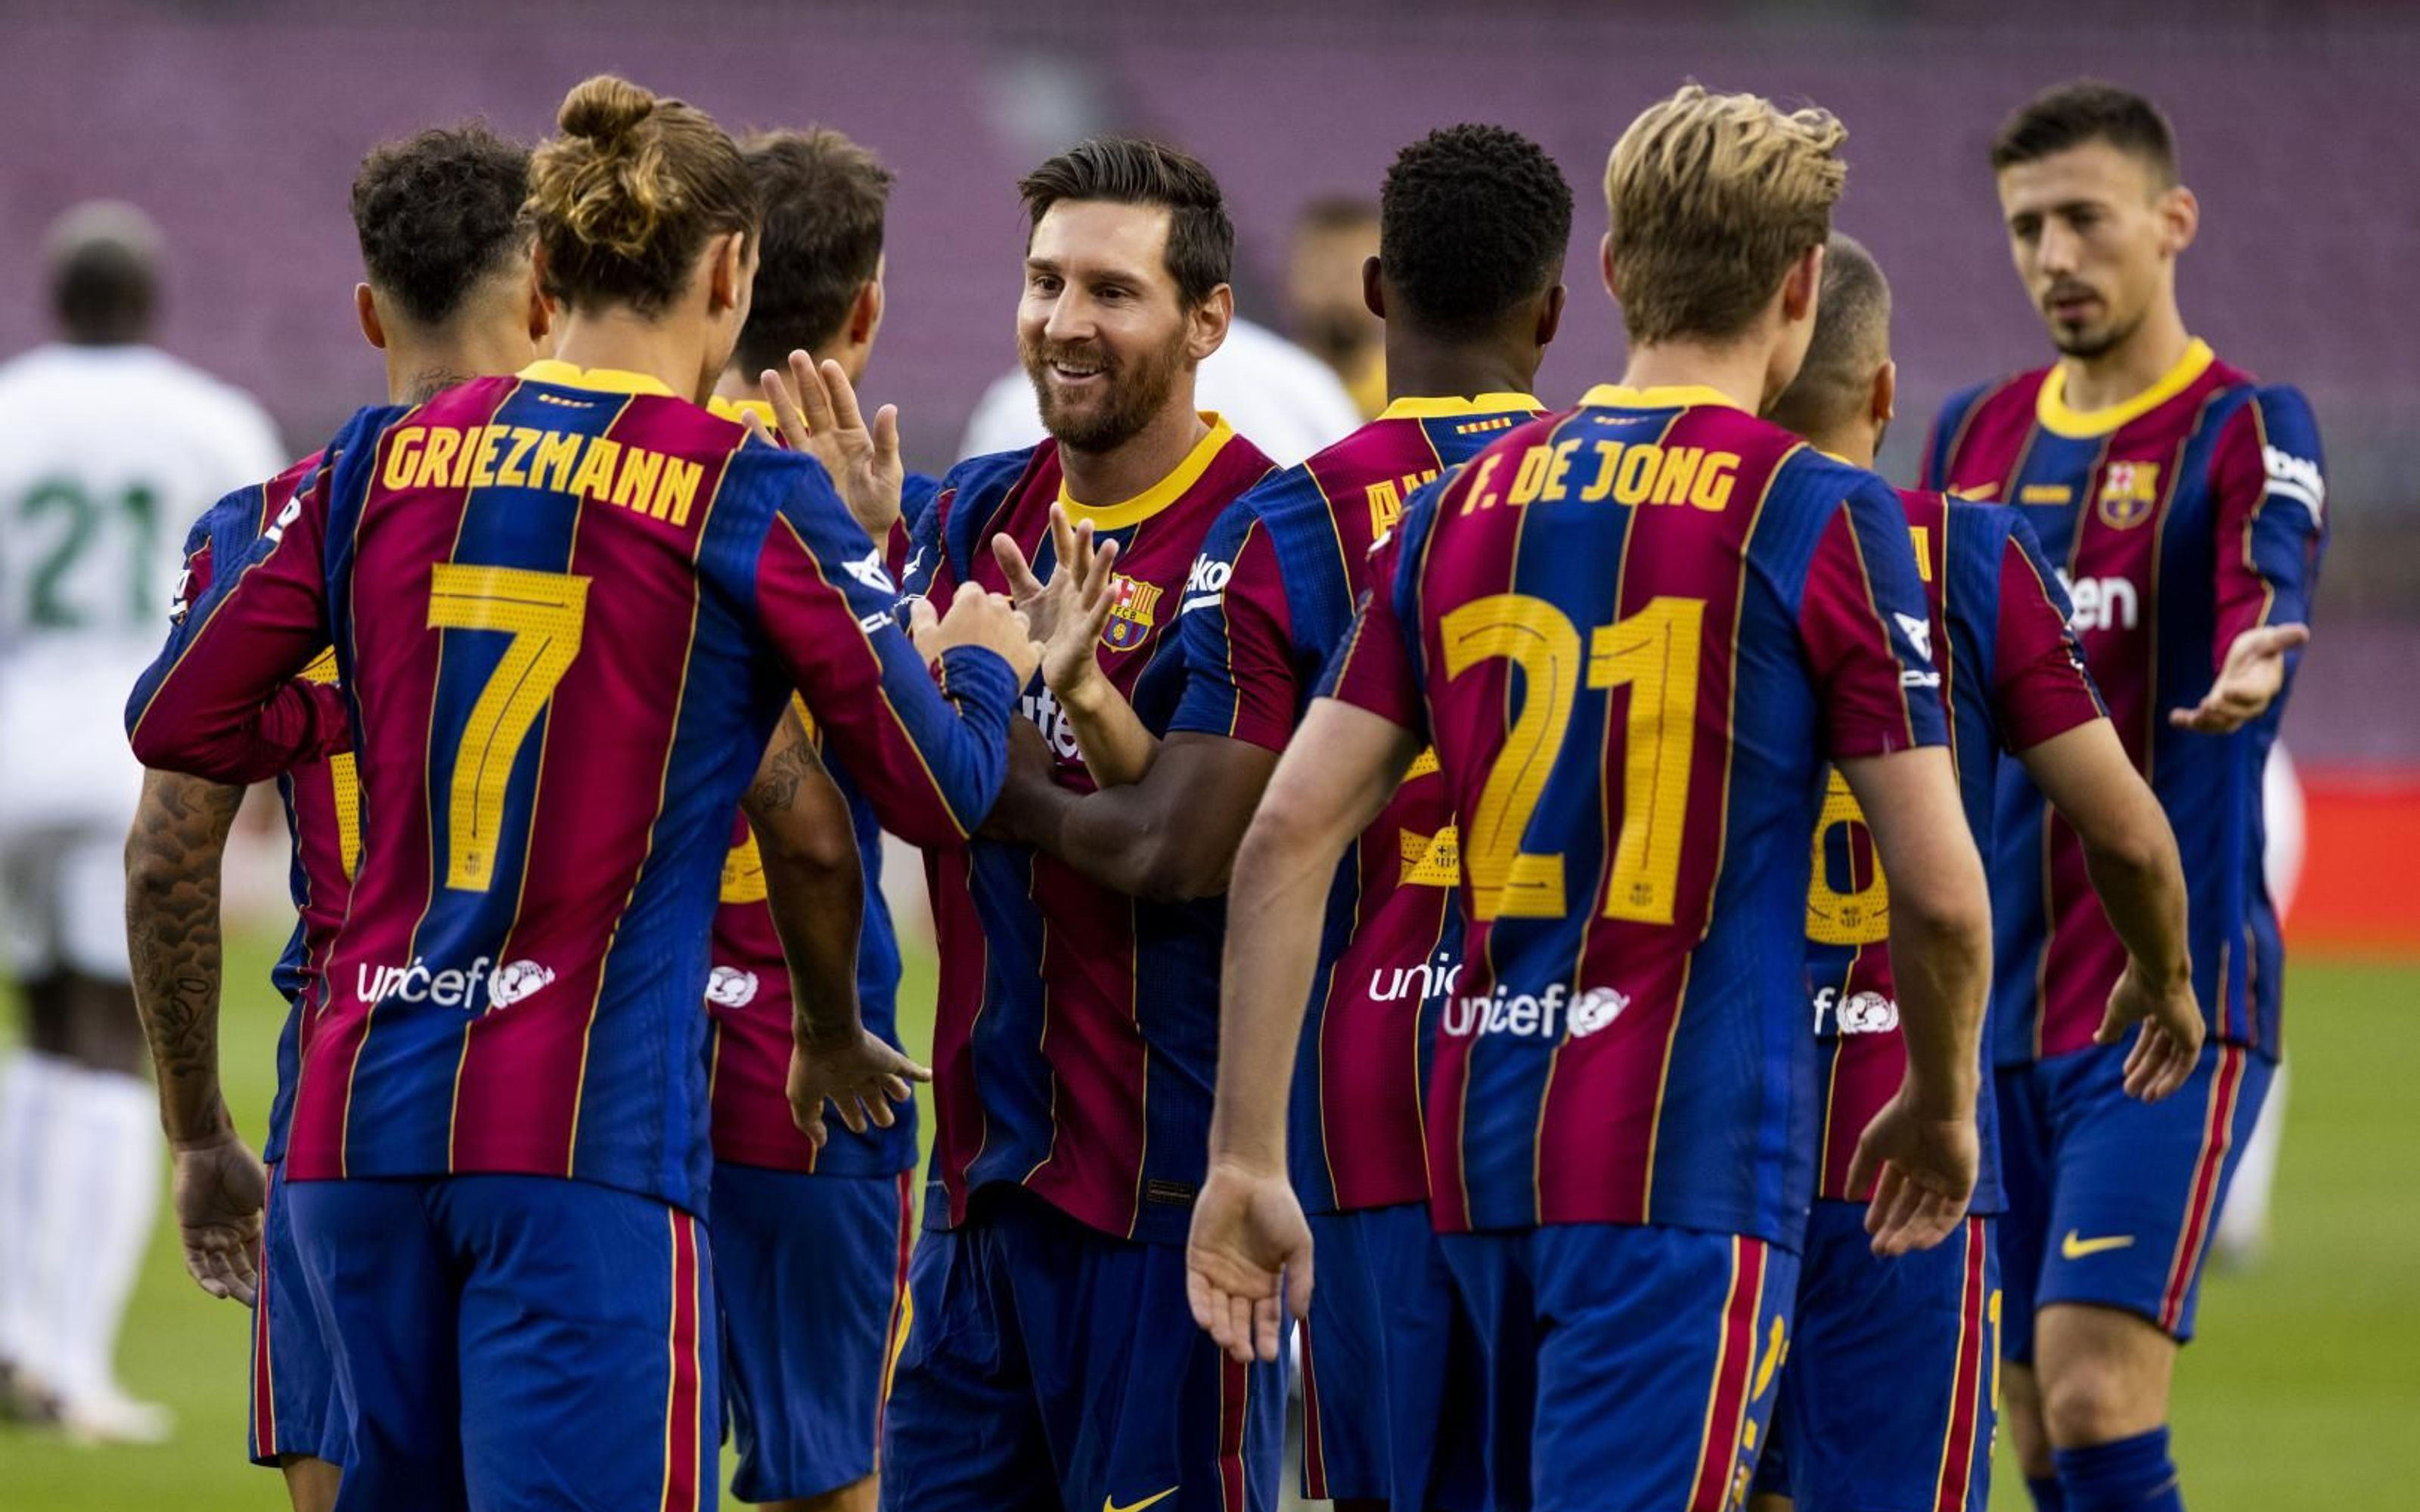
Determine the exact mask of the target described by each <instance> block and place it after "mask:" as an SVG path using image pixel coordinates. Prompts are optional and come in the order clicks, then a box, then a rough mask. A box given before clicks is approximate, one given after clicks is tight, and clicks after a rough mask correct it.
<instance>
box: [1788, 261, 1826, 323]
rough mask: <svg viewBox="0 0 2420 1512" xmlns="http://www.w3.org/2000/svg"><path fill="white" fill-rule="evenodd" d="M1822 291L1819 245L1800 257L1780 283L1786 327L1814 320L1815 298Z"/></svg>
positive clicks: (1821, 264) (1821, 262) (1821, 263)
mask: <svg viewBox="0 0 2420 1512" xmlns="http://www.w3.org/2000/svg"><path fill="white" fill-rule="evenodd" d="M1822 289H1823V243H1822V242H1820V241H1819V242H1817V243H1816V244H1815V245H1813V246H1811V247H1809V248H1807V250H1806V251H1805V252H1802V253H1800V254H1799V255H1798V260H1797V261H1795V262H1793V263H1792V264H1791V265H1790V271H1789V272H1788V273H1787V274H1785V275H1783V277H1782V280H1781V319H1782V323H1783V324H1784V325H1796V324H1797V323H1798V322H1799V321H1801V320H1812V319H1814V318H1815V297H1816V295H1817V294H1818V293H1820V292H1821V291H1822Z"/></svg>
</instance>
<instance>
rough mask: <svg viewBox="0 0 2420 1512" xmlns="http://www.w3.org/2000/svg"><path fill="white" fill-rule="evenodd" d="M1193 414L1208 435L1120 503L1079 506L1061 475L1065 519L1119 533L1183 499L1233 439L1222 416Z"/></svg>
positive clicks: (1232, 431)
mask: <svg viewBox="0 0 2420 1512" xmlns="http://www.w3.org/2000/svg"><path fill="white" fill-rule="evenodd" d="M1195 412H1196V413H1198V414H1199V415H1201V417H1202V423H1203V424H1207V425H1208V426H1209V427H1210V434H1208V435H1207V436H1204V437H1202V439H1201V440H1198V441H1196V442H1194V443H1193V450H1191V451H1190V452H1187V453H1186V454H1185V460H1184V461H1182V462H1179V463H1177V464H1176V467H1175V470H1174V471H1171V472H1170V473H1169V475H1168V476H1166V477H1164V478H1162V479H1160V480H1159V481H1158V482H1157V483H1155V484H1153V485H1152V486H1150V487H1148V488H1145V489H1144V490H1143V491H1142V492H1140V493H1139V494H1137V495H1135V496H1134V497H1133V498H1132V499H1128V500H1126V501H1124V502H1123V503H1115V504H1100V505H1094V504H1085V503H1078V501H1076V499H1075V498H1074V497H1073V496H1072V495H1070V494H1069V493H1068V492H1067V478H1066V475H1065V474H1064V473H1062V474H1061V475H1060V478H1059V502H1060V503H1061V504H1063V505H1064V506H1065V508H1066V510H1067V517H1068V518H1069V519H1071V520H1078V519H1088V520H1091V521H1092V522H1093V528H1094V530H1097V531H1121V530H1124V529H1125V528H1126V527H1127V526H1129V525H1140V524H1141V523H1142V522H1143V521H1144V520H1147V519H1149V518H1151V517H1153V516H1154V515H1156V514H1158V513H1159V512H1160V511H1161V510H1163V509H1166V508H1167V507H1168V506H1169V505H1171V504H1172V503H1174V502H1176V501H1178V500H1179V499H1182V498H1184V497H1185V494H1186V490H1187V489H1189V488H1191V487H1192V486H1194V485H1195V484H1197V483H1199V482H1201V481H1202V473H1204V472H1207V471H1210V462H1211V459H1212V458H1213V457H1216V456H1217V455H1218V454H1219V453H1220V452H1222V451H1224V450H1226V448H1227V443H1228V442H1229V441H1232V440H1234V439H1235V427H1234V426H1233V425H1230V424H1227V421H1226V417H1224V416H1223V415H1220V414H1218V413H1217V412H1215V411H1213V410H1209V409H1202V410H1197V411H1195Z"/></svg>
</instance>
